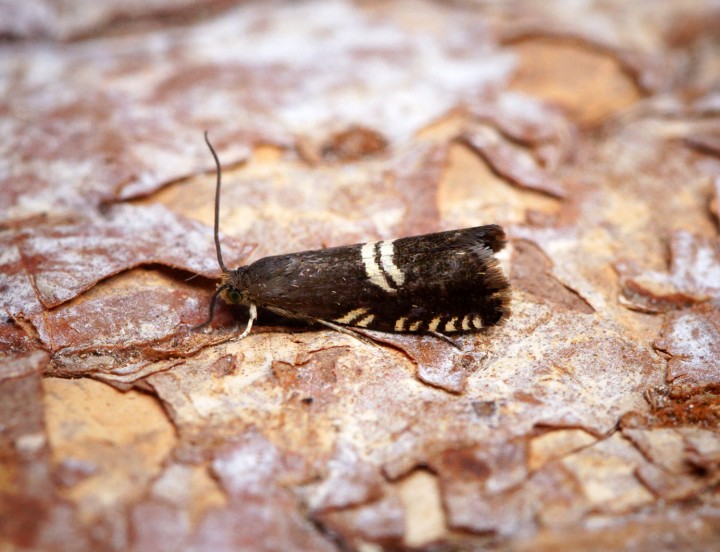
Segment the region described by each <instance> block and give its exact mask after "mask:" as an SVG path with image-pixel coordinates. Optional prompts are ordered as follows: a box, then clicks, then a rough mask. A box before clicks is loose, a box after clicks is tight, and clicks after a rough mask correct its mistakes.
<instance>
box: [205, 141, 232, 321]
mask: <svg viewBox="0 0 720 552" xmlns="http://www.w3.org/2000/svg"><path fill="white" fill-rule="evenodd" d="M205 143H206V144H207V145H208V147H209V148H210V153H212V156H213V158H214V159H215V173H216V174H217V184H216V185H215V251H216V252H217V259H218V264H219V265H220V268H221V269H222V271H223V273H225V272H227V271H228V269H227V267H226V266H225V263H224V262H223V258H222V251H221V250H220V180H221V176H222V168H221V167H220V159H218V156H217V153H215V148H213V147H212V144H211V143H210V139H209V138H208V132H207V130H206V131H205ZM213 299H214V298H213ZM213 303H214V300H213ZM210 312H211V314H212V311H210Z"/></svg>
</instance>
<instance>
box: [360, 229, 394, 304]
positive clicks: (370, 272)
mask: <svg viewBox="0 0 720 552" xmlns="http://www.w3.org/2000/svg"><path fill="white" fill-rule="evenodd" d="M376 245H377V242H374V243H366V244H364V245H363V246H362V248H361V249H360V256H361V258H362V262H363V266H364V267H365V275H366V276H367V277H368V280H370V281H371V282H372V283H373V284H375V285H376V286H378V287H380V288H382V289H384V290H385V291H387V292H388V293H396V292H397V290H395V289H393V288H391V287H390V286H389V285H388V283H387V280H386V279H385V275H384V274H383V273H382V271H381V270H380V267H379V266H378V264H377V263H376V262H375V246H376Z"/></svg>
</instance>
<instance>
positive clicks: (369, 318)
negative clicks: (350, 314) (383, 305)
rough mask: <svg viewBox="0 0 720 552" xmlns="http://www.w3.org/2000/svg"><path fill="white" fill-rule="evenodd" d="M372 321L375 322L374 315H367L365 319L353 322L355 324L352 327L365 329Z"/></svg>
mask: <svg viewBox="0 0 720 552" xmlns="http://www.w3.org/2000/svg"><path fill="white" fill-rule="evenodd" d="M373 320H375V315H374V314H368V315H367V316H366V317H365V318H363V319H362V320H358V321H357V322H355V324H353V325H354V326H360V327H361V328H367V327H368V324H370V322H372V321H373Z"/></svg>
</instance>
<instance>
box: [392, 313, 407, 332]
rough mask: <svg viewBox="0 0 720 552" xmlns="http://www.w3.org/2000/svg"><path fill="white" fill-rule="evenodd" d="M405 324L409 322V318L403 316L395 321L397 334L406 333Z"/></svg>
mask: <svg viewBox="0 0 720 552" xmlns="http://www.w3.org/2000/svg"><path fill="white" fill-rule="evenodd" d="M405 322H407V317H405V316H403V317H402V318H398V319H397V320H396V321H395V331H396V332H404V331H405Z"/></svg>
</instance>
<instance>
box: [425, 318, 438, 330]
mask: <svg viewBox="0 0 720 552" xmlns="http://www.w3.org/2000/svg"><path fill="white" fill-rule="evenodd" d="M439 325H440V317H439V316H438V317H436V318H433V319H432V321H431V322H430V324H428V330H430V331H431V332H434V331H435V330H437V329H438V326H439Z"/></svg>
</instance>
